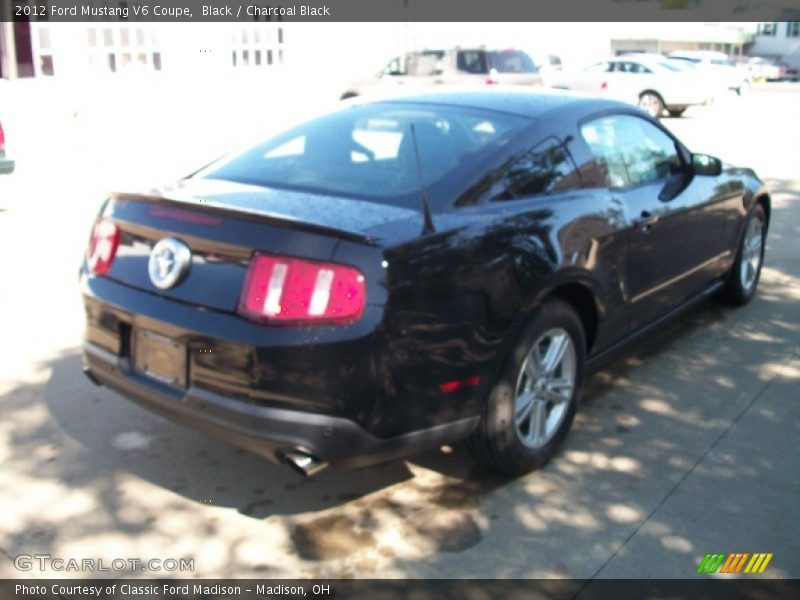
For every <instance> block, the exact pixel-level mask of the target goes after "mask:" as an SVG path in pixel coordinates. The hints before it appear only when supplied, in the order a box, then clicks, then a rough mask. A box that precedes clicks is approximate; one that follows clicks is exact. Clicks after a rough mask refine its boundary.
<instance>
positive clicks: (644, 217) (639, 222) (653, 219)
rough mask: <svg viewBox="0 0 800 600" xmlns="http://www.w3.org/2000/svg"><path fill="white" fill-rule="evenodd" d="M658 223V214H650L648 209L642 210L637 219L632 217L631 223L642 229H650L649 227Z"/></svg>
mask: <svg viewBox="0 0 800 600" xmlns="http://www.w3.org/2000/svg"><path fill="white" fill-rule="evenodd" d="M656 223H658V215H654V214H652V213H651V212H650V211H647V210H643V211H642V214H641V215H640V216H639V218H638V219H634V221H633V224H634V225H636V227H641V228H642V231H650V229H651V228H652V227H653V225H655V224H656Z"/></svg>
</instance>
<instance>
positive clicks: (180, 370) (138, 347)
mask: <svg viewBox="0 0 800 600" xmlns="http://www.w3.org/2000/svg"><path fill="white" fill-rule="evenodd" d="M132 341H133V344H132V348H131V350H132V351H133V352H132V354H133V368H134V370H135V371H138V372H139V373H142V374H143V375H147V376H148V377H152V378H153V379H156V380H158V381H160V382H162V383H166V384H167V385H171V386H173V387H179V388H185V387H186V346H185V345H184V344H181V343H180V342H176V341H175V340H173V339H172V338H169V337H167V336H164V335H161V334H159V333H155V332H153V331H149V330H147V329H138V328H134V330H133V336H132Z"/></svg>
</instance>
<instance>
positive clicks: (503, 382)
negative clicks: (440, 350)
mask: <svg viewBox="0 0 800 600" xmlns="http://www.w3.org/2000/svg"><path fill="white" fill-rule="evenodd" d="M585 372H586V340H585V336H584V332H583V327H582V324H581V320H580V318H579V317H578V315H577V314H576V312H575V311H574V310H573V309H572V307H570V306H569V305H568V304H567V303H565V302H563V301H561V300H557V299H550V300H547V301H545V302H543V303H542V304H541V306H539V307H538V308H537V309H536V311H535V312H534V314H533V316H532V317H531V319H530V320H529V321H528V323H527V325H526V326H525V328H524V330H523V332H522V335H521V336H520V339H519V341H518V342H517V344H516V345H515V347H514V348H513V350H512V351H511V352H510V353H509V356H508V357H507V358H506V362H505V364H504V365H503V367H502V371H501V374H500V376H499V378H498V380H497V381H496V382H495V384H494V386H493V387H492V389H491V391H490V393H489V398H488V400H487V402H486V406H485V408H484V414H483V415H482V418H481V422H480V424H479V425H478V427H477V429H476V430H475V432H474V433H473V434H472V436H471V438H470V439H469V441H468V448H469V450H470V452H471V454H472V455H473V456H474V457H475V458H476V459H477V460H478V461H479V462H480V463H481V464H482V465H483V466H485V467H487V468H489V469H491V470H494V471H499V472H501V473H504V474H507V475H513V476H516V475H522V474H524V473H527V472H529V471H532V470H534V469H536V468H538V467H541V466H542V465H544V464H545V463H547V461H549V460H550V459H551V458H552V457H553V455H554V454H555V453H556V451H557V450H558V448H559V446H560V445H561V443H562V442H563V441H564V438H565V437H566V436H567V433H568V432H569V429H570V427H571V425H572V421H573V419H574V417H575V410H576V408H577V405H578V402H579V400H580V397H581V392H582V390H583V380H584V376H585Z"/></svg>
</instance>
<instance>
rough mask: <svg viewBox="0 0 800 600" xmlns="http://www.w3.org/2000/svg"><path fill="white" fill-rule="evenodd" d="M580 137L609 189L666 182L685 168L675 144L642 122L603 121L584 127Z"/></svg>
mask: <svg viewBox="0 0 800 600" xmlns="http://www.w3.org/2000/svg"><path fill="white" fill-rule="evenodd" d="M581 134H582V135H583V139H584V140H586V143H587V144H588V145H589V148H590V149H591V151H592V154H593V155H594V158H595V161H596V163H597V165H598V168H599V169H600V171H601V172H602V174H603V175H604V177H605V180H606V185H607V186H608V187H610V188H624V187H628V186H633V185H641V184H645V183H650V182H652V181H658V180H660V179H666V178H668V177H669V176H670V175H673V174H675V173H678V172H680V171H681V170H682V168H683V163H682V160H681V158H680V155H679V154H678V149H677V147H676V145H675V141H674V140H673V139H672V138H671V137H670V136H669V135H667V134H666V133H665V132H664V131H662V130H661V129H659V128H658V127H656V126H655V125H653V124H652V123H649V122H648V121H645V120H644V119H642V118H639V117H635V116H632V115H615V116H611V117H604V118H602V119H597V120H595V121H590V122H589V123H586V124H585V125H583V127H581Z"/></svg>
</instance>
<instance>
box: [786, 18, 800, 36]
mask: <svg viewBox="0 0 800 600" xmlns="http://www.w3.org/2000/svg"><path fill="white" fill-rule="evenodd" d="M786 37H800V21H789V22H788V23H786Z"/></svg>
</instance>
